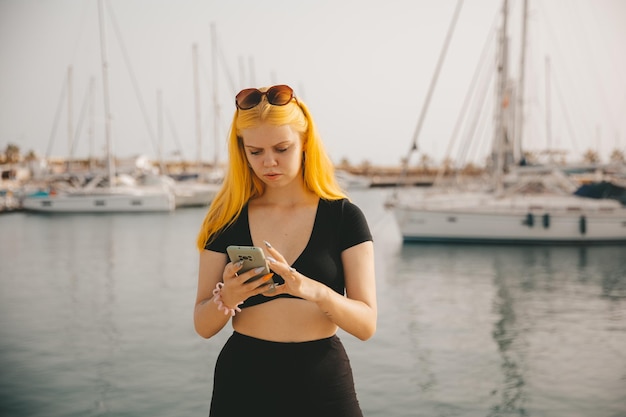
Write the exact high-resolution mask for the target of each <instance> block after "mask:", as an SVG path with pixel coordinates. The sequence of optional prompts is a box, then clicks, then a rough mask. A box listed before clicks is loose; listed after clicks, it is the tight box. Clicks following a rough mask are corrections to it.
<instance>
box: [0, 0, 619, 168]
mask: <svg viewBox="0 0 626 417" xmlns="http://www.w3.org/2000/svg"><path fill="white" fill-rule="evenodd" d="M509 3H510V8H511V16H510V31H509V35H510V45H511V56H510V61H509V63H510V65H511V73H512V75H513V76H514V77H517V74H518V73H519V61H520V58H519V55H520V54H519V50H520V46H519V45H520V33H519V32H520V30H519V28H520V21H521V5H522V1H521V0H511V1H510V2H509ZM107 4H108V5H107ZM501 4H502V2H501V1H500V0H467V1H465V2H464V4H463V6H462V9H461V12H460V15H459V19H458V23H457V25H456V27H455V32H454V34H453V37H452V42H451V44H450V47H449V49H448V53H447V56H446V59H445V61H444V63H443V68H442V71H441V74H440V76H439V79H438V82H437V85H436V87H435V90H434V94H433V98H432V101H431V103H430V106H429V107H428V112H427V113H426V118H425V122H424V125H423V127H422V129H421V132H420V135H419V138H418V146H419V150H420V153H419V154H417V156H416V155H414V156H413V157H412V158H413V159H412V161H416V160H417V159H419V155H420V154H421V153H425V154H427V155H429V156H430V157H432V158H433V159H435V160H441V159H442V158H443V157H444V156H445V155H446V152H447V149H448V148H449V146H448V144H449V143H450V142H451V141H452V133H453V131H454V126H455V124H456V123H457V118H458V117H459V114H460V109H461V107H462V103H463V100H464V97H465V95H466V92H467V91H468V88H469V86H470V81H471V80H472V76H473V74H474V72H475V71H476V68H477V65H478V63H479V61H482V62H486V63H487V67H485V68H489V69H493V67H494V66H495V65H493V60H494V58H493V50H494V49H493V45H492V47H491V50H490V51H491V53H490V54H489V55H487V56H486V57H483V58H482V60H481V59H480V57H481V51H482V49H483V46H484V45H485V43H486V42H487V39H488V36H489V34H490V33H491V32H492V31H493V30H495V27H494V23H495V24H496V25H499V24H500V21H501V19H500V15H499V14H498V12H499V10H500V8H501ZM456 5H457V1H456V0H387V1H380V0H376V1H374V0H354V1H337V0H315V1H312V0H311V1H309V0H303V1H298V2H293V1H287V0H264V1H258V0H229V1H217V0H215V1H212V0H108V2H107V3H105V10H106V13H107V17H106V19H107V26H106V32H107V34H106V37H105V39H106V43H107V45H108V61H109V67H110V72H109V74H110V88H109V96H110V99H111V110H112V113H113V134H112V141H113V148H114V152H115V154H116V155H117V156H120V157H126V156H132V155H138V154H143V155H147V156H148V157H151V158H155V157H156V156H157V151H156V149H157V144H156V143H155V142H158V141H157V126H158V124H159V118H158V116H157V114H158V112H157V91H161V92H162V97H163V101H162V102H163V109H164V113H163V114H164V116H163V117H162V118H161V119H160V121H161V125H162V126H163V130H162V131H163V148H164V154H165V155H166V156H167V157H171V155H172V154H173V152H175V151H177V150H180V151H182V154H183V155H184V157H185V158H186V159H189V160H195V159H196V157H197V154H198V148H197V138H196V129H195V107H194V85H193V65H192V45H193V44H194V43H197V45H198V51H199V61H200V64H199V73H200V89H199V90H200V96H201V109H202V110H201V112H202V120H203V121H202V125H203V127H202V143H203V146H202V149H201V151H200V152H201V153H200V154H201V156H202V159H205V160H213V159H214V154H215V150H216V147H217V149H218V155H219V158H220V159H221V160H224V159H225V157H226V154H225V141H226V131H227V129H228V126H229V123H230V120H231V118H232V114H233V112H234V95H235V94H236V92H237V91H239V90H240V89H242V88H247V87H259V86H268V85H272V84H290V85H291V86H292V87H293V88H294V89H295V91H296V94H297V95H298V96H300V97H301V98H303V99H304V101H306V103H307V104H308V105H309V107H310V109H311V112H312V114H313V117H314V119H315V121H316V123H317V125H318V128H319V129H320V131H321V133H322V137H323V139H324V141H325V143H326V147H327V150H328V151H329V154H330V156H331V158H332V159H333V161H335V162H339V161H341V160H342V159H343V158H347V159H348V160H349V161H350V162H351V163H353V164H360V163H362V162H364V161H369V162H370V163H373V164H385V165H394V164H397V163H399V161H400V159H401V158H403V157H405V156H406V154H407V151H408V148H409V146H410V144H411V141H412V137H413V134H414V131H415V129H416V126H417V123H418V119H419V116H420V113H421V111H422V108H423V106H424V102H425V97H426V93H427V91H428V88H429V85H430V83H431V80H432V78H433V74H434V70H435V66H436V63H437V59H438V58H439V54H440V51H441V50H442V47H443V44H444V38H445V35H446V32H447V30H448V27H449V25H450V22H451V20H452V16H453V14H454V10H455V7H456ZM529 7H530V10H529V25H528V31H529V35H528V48H527V66H526V74H527V76H526V88H525V98H526V105H525V118H526V120H527V124H526V127H525V132H526V133H525V135H524V140H523V143H524V145H523V147H524V148H525V149H528V150H543V149H546V148H547V147H548V146H551V147H553V148H558V149H563V150H567V151H568V159H569V160H570V161H577V160H580V155H582V153H583V152H584V151H586V150H587V149H594V150H596V151H599V152H600V155H601V156H602V157H603V158H605V159H606V158H608V155H609V153H610V151H611V150H613V149H615V148H619V149H621V150H622V151H625V150H626V77H624V74H626V54H625V53H624V44H625V41H626V24H625V23H626V1H624V0H593V1H592V0H531V1H530V6H529ZM111 11H112V12H113V15H114V19H112V18H111V16H110V12H111ZM212 23H213V24H214V27H215V29H216V33H217V44H218V46H219V53H218V54H213V53H212V48H211V24H212ZM118 31H119V34H120V35H121V39H122V41H123V47H124V48H125V51H126V53H127V57H128V62H129V63H130V65H131V67H132V73H133V74H134V76H135V77H136V80H137V87H138V89H139V96H140V97H141V101H142V102H143V103H144V106H145V110H146V114H147V117H148V119H149V121H148V124H149V125H150V126H151V127H150V129H151V130H152V132H153V133H152V134H151V133H150V130H149V129H148V128H147V126H146V122H145V121H144V116H143V114H142V112H141V107H140V105H139V104H138V98H137V97H138V95H137V94H136V93H135V91H134V87H133V84H132V82H131V75H130V71H129V70H128V68H127V64H126V60H125V58H124V55H123V53H122V47H121V44H120V42H119V39H118ZM491 39H492V42H491V43H492V44H493V43H494V42H495V38H493V37H492V38H491ZM100 52H101V50H100V37H99V27H98V8H97V1H96V0H0V148H1V149H4V148H5V147H6V146H7V144H8V143H15V144H17V145H18V146H20V148H21V149H22V151H23V152H24V153H25V152H26V151H28V150H31V149H32V150H34V151H35V152H37V153H38V154H40V155H46V154H47V153H49V154H50V156H59V157H64V156H67V155H69V152H70V150H69V143H68V100H67V94H66V90H64V89H65V88H66V80H67V73H68V67H70V66H71V67H72V74H73V77H72V86H73V88H72V101H71V102H72V126H73V128H72V129H73V131H77V130H78V126H79V125H80V126H82V127H81V129H80V133H79V136H78V138H77V142H76V145H75V146H76V147H75V155H76V156H87V155H89V154H90V152H91V153H92V154H93V155H95V156H101V155H102V154H103V152H104V147H105V145H104V142H105V141H104V122H103V120H104V111H103V104H102V103H103V86H102V65H101V60H100ZM214 56H217V57H218V58H217V61H216V62H217V66H218V71H217V75H216V76H217V78H216V79H217V85H218V89H217V93H216V95H217V97H218V105H219V109H220V112H219V113H220V115H221V116H220V117H221V118H220V120H219V122H218V127H219V134H218V139H217V142H216V140H215V134H214V125H215V118H214V114H216V111H215V107H214V106H213V94H214V92H213V82H214V81H213V71H212V68H213V60H214V58H213V57H214ZM546 57H549V62H550V63H549V71H548V70H547V68H548V66H547V65H546V62H547V59H546ZM546 74H549V77H548V78H547V77H546ZM91 77H94V78H95V85H96V88H95V100H94V102H95V107H94V119H93V120H94V130H95V133H94V143H93V144H91V145H90V142H89V136H88V133H87V132H88V127H89V125H90V121H89V120H90V118H89V117H88V111H87V110H86V108H87V107H86V106H85V105H84V103H85V102H86V97H87V92H88V90H89V88H88V87H89V80H90V78H91ZM546 79H549V80H551V81H550V85H551V89H550V90H547V89H546V87H545V85H546ZM483 83H484V81H483ZM479 84H480V82H479ZM548 91H549V92H548ZM483 101H484V102H492V101H493V94H492V93H487V94H486V95H485V98H484V99H483ZM470 108H473V109H474V110H473V111H474V113H473V114H474V116H471V117H469V116H468V117H469V120H474V119H476V118H477V116H475V115H476V114H478V112H479V111H478V107H477V106H476V105H474V106H473V107H472V106H470ZM482 112H483V113H482V114H483V116H482V117H481V120H483V119H484V120H486V122H485V121H482V122H477V123H475V124H474V131H475V132H476V135H475V136H477V137H476V138H474V139H472V140H471V141H470V140H469V139H466V140H465V142H466V143H465V144H463V143H464V142H463V138H464V137H468V138H469V137H470V136H469V135H467V134H465V133H463V130H460V131H459V132H460V133H459V139H457V140H456V142H455V143H457V145H456V147H453V148H452V150H451V152H450V154H449V156H450V157H451V158H453V159H458V158H467V159H469V160H471V159H475V160H477V161H478V162H481V161H482V159H484V155H485V154H486V152H487V149H488V147H489V141H490V140H491V131H492V128H491V127H490V123H491V119H492V110H490V109H489V108H488V107H486V108H485V109H483V110H482ZM81 113H82V114H84V116H82V118H81ZM546 114H550V119H549V120H550V124H549V126H550V130H549V131H550V132H551V134H550V135H548V134H547V132H548V128H547V126H548V124H547V123H546V120H547V119H546V116H545V115H546ZM81 121H82V124H81ZM55 126H56V128H55ZM548 138H549V139H548ZM470 142H471V144H470ZM216 143H217V146H216ZM548 144H550V145H548ZM90 149H91V150H90ZM461 149H465V150H466V156H461V151H460V150H461Z"/></svg>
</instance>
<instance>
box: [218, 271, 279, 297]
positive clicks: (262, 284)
mask: <svg viewBox="0 0 626 417" xmlns="http://www.w3.org/2000/svg"><path fill="white" fill-rule="evenodd" d="M242 265H243V261H238V262H230V263H228V264H226V267H225V268H224V273H223V274H222V282H224V286H223V287H222V291H221V293H222V302H223V303H224V305H225V306H227V307H228V308H235V307H236V306H237V305H238V304H240V303H242V302H243V301H245V300H247V299H248V298H250V297H252V296H255V295H258V294H261V293H263V292H264V291H267V285H268V284H267V282H268V281H269V280H270V278H272V276H273V275H274V274H273V273H271V272H270V273H269V274H266V275H263V276H262V277H260V278H258V279H255V280H254V281H251V282H248V283H246V281H248V280H249V279H250V278H252V277H254V276H256V275H258V274H260V273H261V272H263V270H264V269H265V268H263V267H259V268H256V269H251V270H249V271H246V272H244V273H242V274H239V273H238V272H239V270H241V267H242Z"/></svg>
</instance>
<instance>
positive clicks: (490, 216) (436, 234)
mask: <svg viewBox="0 0 626 417" xmlns="http://www.w3.org/2000/svg"><path fill="white" fill-rule="evenodd" d="M392 209H393V213H394V216H395V218H396V221H397V223H398V226H399V228H400V231H401V233H402V237H403V240H404V241H405V242H467V243H471V242H494V243H528V244H542V243H545V244H548V243H562V244H588V243H589V244H591V243H618V242H626V209H620V208H598V207H595V208H594V207H592V208H587V209H585V208H581V207H577V206H574V205H561V206H557V207H549V206H548V207H543V208H542V207H540V206H537V205H536V204H529V205H527V206H526V207H519V206H518V207H516V206H513V205H510V204H508V205H507V204H502V205H500V206H490V205H488V204H485V205H476V206H473V207H459V208H448V209H446V208H444V207H427V206H422V207H420V206H415V205H413V206H411V205H395V206H394V207H393V208H392Z"/></svg>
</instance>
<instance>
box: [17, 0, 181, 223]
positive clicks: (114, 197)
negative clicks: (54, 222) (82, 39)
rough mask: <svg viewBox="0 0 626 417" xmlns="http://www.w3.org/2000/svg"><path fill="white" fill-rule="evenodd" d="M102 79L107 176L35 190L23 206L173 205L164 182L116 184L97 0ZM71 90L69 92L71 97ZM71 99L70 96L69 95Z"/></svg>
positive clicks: (119, 208)
mask: <svg viewBox="0 0 626 417" xmlns="http://www.w3.org/2000/svg"><path fill="white" fill-rule="evenodd" d="M98 17H99V19H98V21H99V26H100V47H101V59H102V83H103V87H104V112H105V137H106V150H107V161H106V165H107V175H106V180H105V181H104V184H103V181H102V177H96V178H94V179H93V180H92V181H90V182H89V183H88V184H87V185H85V186H84V187H80V188H75V189H72V188H70V189H64V190H60V191H55V190H52V191H50V192H37V193H34V194H31V195H28V196H26V197H25V198H24V199H23V201H22V207H23V208H24V209H25V210H30V211H39V212H57V213H112V212H168V211H172V210H174V208H175V199H174V195H173V192H172V190H171V189H170V188H169V187H167V186H165V185H163V186H139V185H136V184H126V185H119V184H118V178H117V177H116V173H115V164H114V159H113V155H112V143H111V112H110V105H109V94H108V87H109V78H108V67H109V64H108V58H107V47H106V33H105V32H106V31H105V22H104V10H103V4H102V0H98ZM70 96H71V94H68V97H70ZM70 99H71V98H70Z"/></svg>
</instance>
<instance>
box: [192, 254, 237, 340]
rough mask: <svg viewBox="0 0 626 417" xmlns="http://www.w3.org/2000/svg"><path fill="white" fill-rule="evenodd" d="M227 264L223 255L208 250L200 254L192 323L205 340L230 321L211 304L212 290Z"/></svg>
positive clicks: (220, 278)
mask: <svg viewBox="0 0 626 417" xmlns="http://www.w3.org/2000/svg"><path fill="white" fill-rule="evenodd" d="M227 262H228V259H227V257H226V255H225V254H223V253H219V252H213V251H209V250H203V251H202V252H200V266H199V268H198V293H197V295H196V305H195V308H194V313H193V323H194V326H195V329H196V332H197V333H198V334H199V335H200V336H202V337H204V338H207V339H208V338H209V337H211V336H213V335H215V334H216V333H217V332H219V331H220V330H222V328H224V326H225V325H226V323H228V320H229V319H230V316H227V315H225V314H224V313H223V312H222V311H220V310H218V309H217V304H215V303H214V302H213V289H214V288H215V286H216V285H217V283H218V282H220V281H221V280H222V275H223V274H224V268H225V266H226V263H227Z"/></svg>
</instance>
